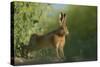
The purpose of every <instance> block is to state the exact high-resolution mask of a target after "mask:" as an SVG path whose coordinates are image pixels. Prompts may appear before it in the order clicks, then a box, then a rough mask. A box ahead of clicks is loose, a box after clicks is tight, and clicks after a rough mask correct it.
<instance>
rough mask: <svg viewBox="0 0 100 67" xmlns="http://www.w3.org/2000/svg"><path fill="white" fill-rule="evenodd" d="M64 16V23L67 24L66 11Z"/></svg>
mask: <svg viewBox="0 0 100 67" xmlns="http://www.w3.org/2000/svg"><path fill="white" fill-rule="evenodd" d="M63 18H64V19H63V23H64V24H66V20H67V16H66V14H65V13H64V17H63Z"/></svg>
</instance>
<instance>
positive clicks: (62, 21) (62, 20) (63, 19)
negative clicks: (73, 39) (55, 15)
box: [59, 12, 69, 35]
mask: <svg viewBox="0 0 100 67" xmlns="http://www.w3.org/2000/svg"><path fill="white" fill-rule="evenodd" d="M66 19H67V16H66V14H65V13H63V12H61V13H60V15H59V24H60V27H62V28H63V30H64V32H65V34H66V35H68V34H69V32H68V29H67V25H66V22H67V21H66Z"/></svg>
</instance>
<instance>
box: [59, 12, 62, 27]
mask: <svg viewBox="0 0 100 67" xmlns="http://www.w3.org/2000/svg"><path fill="white" fill-rule="evenodd" d="M62 20H63V13H62V12H61V13H60V14H59V24H60V25H62Z"/></svg>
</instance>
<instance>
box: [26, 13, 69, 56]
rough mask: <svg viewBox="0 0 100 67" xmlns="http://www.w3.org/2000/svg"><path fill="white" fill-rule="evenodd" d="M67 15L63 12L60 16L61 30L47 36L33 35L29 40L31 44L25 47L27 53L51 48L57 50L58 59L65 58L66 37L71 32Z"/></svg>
mask: <svg viewBox="0 0 100 67" xmlns="http://www.w3.org/2000/svg"><path fill="white" fill-rule="evenodd" d="M66 19H67V18H66V14H65V13H63V12H61V13H60V14H59V28H58V29H56V30H54V31H52V32H50V33H48V34H46V35H37V34H32V35H31V37H30V40H29V44H28V45H27V46H25V47H24V49H25V50H26V53H27V54H28V52H30V51H34V50H37V49H41V48H47V47H51V48H54V49H55V52H56V56H57V58H64V51H63V49H64V45H65V36H68V34H69V31H68V29H67V26H66Z"/></svg>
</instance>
